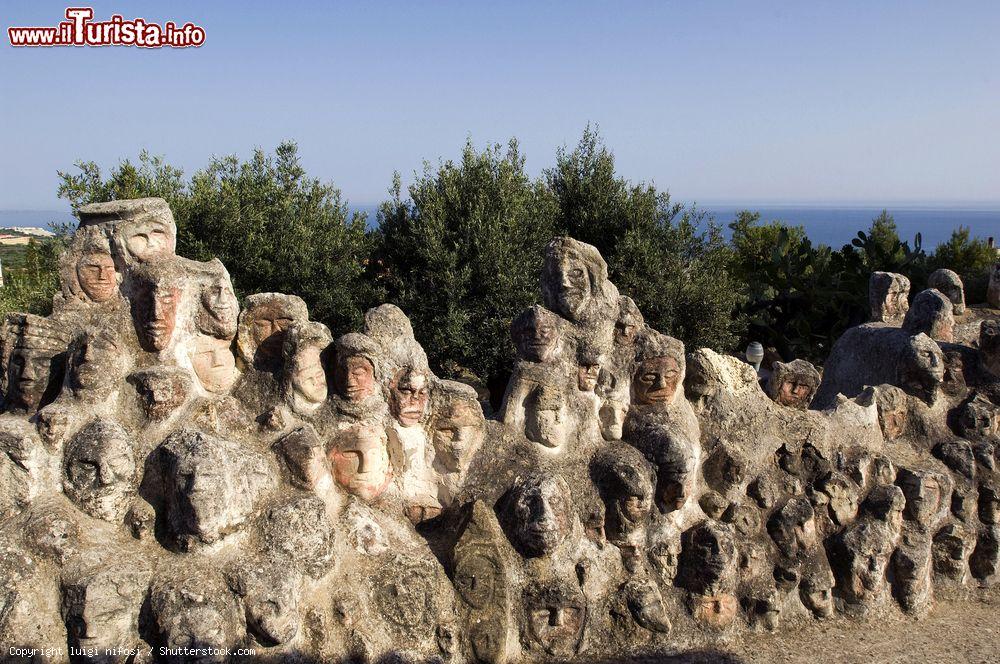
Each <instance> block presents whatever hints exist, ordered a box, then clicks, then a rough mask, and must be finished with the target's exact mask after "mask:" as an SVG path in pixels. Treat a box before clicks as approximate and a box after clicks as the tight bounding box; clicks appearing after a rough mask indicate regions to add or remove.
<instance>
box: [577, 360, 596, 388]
mask: <svg viewBox="0 0 1000 664" xmlns="http://www.w3.org/2000/svg"><path fill="white" fill-rule="evenodd" d="M600 375H601V365H600V364H581V365H580V366H579V367H577V370H576V383H577V387H578V388H579V389H580V391H581V392H593V391H594V388H595V387H597V378H598V376H600Z"/></svg>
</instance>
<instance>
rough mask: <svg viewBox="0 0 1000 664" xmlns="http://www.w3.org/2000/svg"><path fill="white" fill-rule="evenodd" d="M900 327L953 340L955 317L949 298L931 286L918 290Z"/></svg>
mask: <svg viewBox="0 0 1000 664" xmlns="http://www.w3.org/2000/svg"><path fill="white" fill-rule="evenodd" d="M902 327H903V329H904V330H906V331H907V332H909V333H910V334H920V333H923V334H926V335H927V336H929V337H930V338H931V339H935V340H937V341H947V342H951V341H954V338H955V317H954V315H953V307H952V304H951V300H949V299H948V298H947V297H945V296H944V295H943V294H942V293H941V292H940V291H937V290H935V289H933V288H928V289H927V290H924V291H920V292H919V293H917V296H916V297H914V298H913V304H912V305H910V310H909V311H907V312H906V317H905V318H904V319H903V326H902Z"/></svg>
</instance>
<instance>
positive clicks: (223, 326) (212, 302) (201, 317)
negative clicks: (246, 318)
mask: <svg viewBox="0 0 1000 664" xmlns="http://www.w3.org/2000/svg"><path fill="white" fill-rule="evenodd" d="M208 268H209V270H208V273H207V274H205V275H204V276H203V277H202V279H201V282H202V283H201V288H200V290H199V294H198V305H199V306H198V313H197V314H196V315H195V325H196V327H197V328H198V331H199V332H201V333H202V334H207V335H209V336H213V337H218V338H219V339H227V340H229V339H232V338H233V337H234V336H236V326H237V323H238V320H239V315H240V303H239V300H237V299H236V293H235V292H234V291H233V282H232V280H231V279H230V278H229V272H228V271H227V270H226V268H225V266H223V265H222V263H221V262H220V261H219V259H218V258H216V259H213V260H212V262H211V263H209V264H208Z"/></svg>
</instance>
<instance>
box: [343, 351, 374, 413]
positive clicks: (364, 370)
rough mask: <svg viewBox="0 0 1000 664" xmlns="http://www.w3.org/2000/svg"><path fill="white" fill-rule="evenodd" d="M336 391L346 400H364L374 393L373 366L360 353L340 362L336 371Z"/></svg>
mask: <svg viewBox="0 0 1000 664" xmlns="http://www.w3.org/2000/svg"><path fill="white" fill-rule="evenodd" d="M337 391H339V392H340V394H341V396H343V397H344V398H346V399H347V400H348V401H353V402H358V401H364V400H365V399H367V398H368V397H370V396H372V395H373V394H375V367H374V366H372V363H371V361H370V360H369V359H368V358H366V357H363V356H361V355H352V356H350V357H347V358H344V359H343V360H341V362H340V366H339V367H338V371H337Z"/></svg>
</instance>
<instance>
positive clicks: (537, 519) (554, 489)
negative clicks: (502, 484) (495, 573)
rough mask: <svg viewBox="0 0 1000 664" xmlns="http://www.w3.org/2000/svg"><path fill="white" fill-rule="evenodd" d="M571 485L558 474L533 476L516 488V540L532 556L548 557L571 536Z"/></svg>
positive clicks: (514, 513)
mask: <svg viewBox="0 0 1000 664" xmlns="http://www.w3.org/2000/svg"><path fill="white" fill-rule="evenodd" d="M570 510H571V504H570V495H569V488H568V487H567V486H566V483H565V482H563V481H561V480H559V479H558V478H555V477H543V478H533V479H530V480H528V481H527V482H525V483H524V484H523V485H522V486H520V487H518V489H516V490H515V495H514V509H513V517H514V524H513V527H514V532H515V538H516V540H517V541H516V543H517V544H518V546H519V547H520V548H521V549H522V550H523V551H524V553H525V554H526V555H527V556H529V557H537V556H547V555H550V554H552V552H553V551H555V550H556V548H557V547H558V546H559V545H560V544H562V543H563V541H565V540H566V538H567V537H568V536H569V532H570V527H571V512H570Z"/></svg>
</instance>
